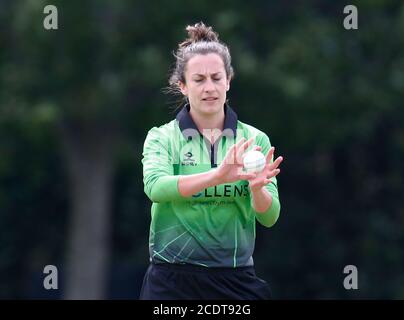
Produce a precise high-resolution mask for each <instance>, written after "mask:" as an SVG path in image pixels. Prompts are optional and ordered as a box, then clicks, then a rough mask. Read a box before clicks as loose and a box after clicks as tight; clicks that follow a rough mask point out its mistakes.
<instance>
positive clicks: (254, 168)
mask: <svg viewBox="0 0 404 320" xmlns="http://www.w3.org/2000/svg"><path fill="white" fill-rule="evenodd" d="M243 164H244V169H245V170H246V171H247V172H248V173H251V172H252V173H260V172H261V171H262V170H264V168H265V164H266V159H265V156H264V154H263V153H262V152H260V151H257V150H251V151H248V152H247V153H246V154H245V156H244V161H243Z"/></svg>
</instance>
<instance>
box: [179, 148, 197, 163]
mask: <svg viewBox="0 0 404 320" xmlns="http://www.w3.org/2000/svg"><path fill="white" fill-rule="evenodd" d="M193 156H194V155H193V154H192V152H191V151H188V152H187V153H185V154H184V157H183V159H182V161H181V165H182V166H196V165H197V163H196V161H195V159H193Z"/></svg>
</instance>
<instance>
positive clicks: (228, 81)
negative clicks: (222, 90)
mask: <svg viewBox="0 0 404 320" xmlns="http://www.w3.org/2000/svg"><path fill="white" fill-rule="evenodd" d="M229 89H230V79H228V80H227V86H226V91H229Z"/></svg>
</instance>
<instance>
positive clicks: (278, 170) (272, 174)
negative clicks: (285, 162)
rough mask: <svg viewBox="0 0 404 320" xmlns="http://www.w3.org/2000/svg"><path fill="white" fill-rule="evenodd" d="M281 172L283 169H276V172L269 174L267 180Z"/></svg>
mask: <svg viewBox="0 0 404 320" xmlns="http://www.w3.org/2000/svg"><path fill="white" fill-rule="evenodd" d="M280 172H281V169H275V170H272V171H269V173H268V175H267V179H271V178H273V177H276V176H277V175H278V174H279V173H280Z"/></svg>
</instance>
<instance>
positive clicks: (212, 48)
mask: <svg viewBox="0 0 404 320" xmlns="http://www.w3.org/2000/svg"><path fill="white" fill-rule="evenodd" d="M185 29H186V30H187V32H188V38H187V39H186V40H185V41H183V42H181V43H180V44H179V45H178V49H177V52H175V53H174V56H175V58H176V63H175V67H174V68H173V70H172V72H171V76H170V79H169V81H168V82H169V87H168V90H167V92H169V93H174V94H181V91H180V88H179V84H178V83H179V82H180V81H181V82H182V83H185V67H186V65H187V62H188V61H189V59H191V58H192V57H194V56H195V55H198V54H203V55H205V54H208V53H216V54H218V55H219V56H220V57H221V58H222V60H223V64H224V69H225V70H226V76H227V79H232V78H233V77H234V71H233V67H232V66H231V56H230V51H229V48H228V47H227V45H226V44H224V43H222V42H221V41H219V35H218V34H217V33H216V32H214V31H213V29H212V27H208V26H206V25H205V24H204V23H203V22H199V23H197V24H195V25H193V26H187V27H186V28H185ZM184 98H185V99H186V97H184Z"/></svg>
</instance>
